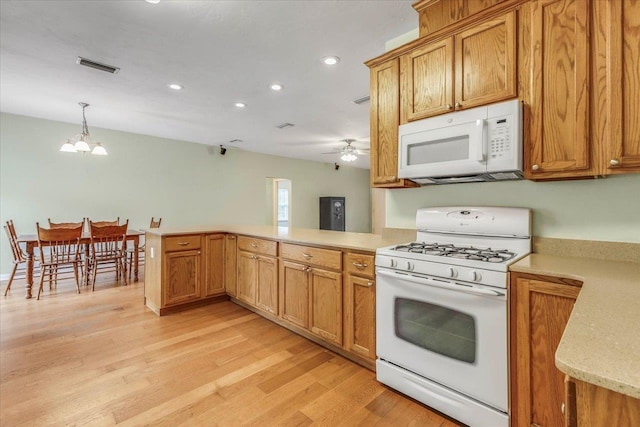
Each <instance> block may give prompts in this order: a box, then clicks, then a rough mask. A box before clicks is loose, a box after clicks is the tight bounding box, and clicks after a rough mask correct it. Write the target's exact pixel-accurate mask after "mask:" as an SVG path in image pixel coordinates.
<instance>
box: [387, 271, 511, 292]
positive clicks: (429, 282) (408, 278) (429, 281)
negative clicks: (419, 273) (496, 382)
mask: <svg viewBox="0 0 640 427" xmlns="http://www.w3.org/2000/svg"><path fill="white" fill-rule="evenodd" d="M376 274H379V275H381V276H385V277H389V278H392V279H396V280H403V281H405V282H411V283H416V284H418V285H427V286H433V287H435V288H442V289H450V290H453V291H458V292H463V293H467V294H473V295H485V296H492V297H501V296H504V294H503V293H501V292H497V291H492V290H489V289H479V288H474V287H472V286H464V285H451V284H449V283H447V282H437V281H435V280H433V279H426V278H422V277H416V276H412V275H409V274H401V273H391V272H388V271H384V270H376Z"/></svg>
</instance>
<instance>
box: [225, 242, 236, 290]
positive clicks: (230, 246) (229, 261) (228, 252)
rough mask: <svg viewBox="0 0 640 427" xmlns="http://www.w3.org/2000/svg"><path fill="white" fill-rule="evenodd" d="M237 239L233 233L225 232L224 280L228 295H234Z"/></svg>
mask: <svg viewBox="0 0 640 427" xmlns="http://www.w3.org/2000/svg"><path fill="white" fill-rule="evenodd" d="M236 247H237V239H236V236H235V234H227V235H226V237H225V239H224V282H225V288H226V291H227V293H228V294H229V295H231V296H236V280H237V270H236V267H237V253H236Z"/></svg>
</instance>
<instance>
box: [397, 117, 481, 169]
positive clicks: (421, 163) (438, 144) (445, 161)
mask: <svg viewBox="0 0 640 427" xmlns="http://www.w3.org/2000/svg"><path fill="white" fill-rule="evenodd" d="M438 119H439V118H438ZM425 120H430V119H425ZM485 125H486V120H480V119H478V120H472V121H468V122H463V123H457V124H452V125H448V126H445V127H439V128H435V129H431V128H430V127H429V126H428V124H427V123H421V122H414V123H409V124H406V125H402V126H400V135H399V139H400V143H399V147H398V176H399V177H400V178H425V177H439V176H456V175H473V174H479V173H485V172H486V171H487V131H486V126H485Z"/></svg>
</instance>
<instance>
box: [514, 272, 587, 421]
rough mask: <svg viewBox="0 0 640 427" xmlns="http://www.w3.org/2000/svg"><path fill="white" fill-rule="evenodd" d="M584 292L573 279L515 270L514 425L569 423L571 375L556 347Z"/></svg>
mask: <svg viewBox="0 0 640 427" xmlns="http://www.w3.org/2000/svg"><path fill="white" fill-rule="evenodd" d="M579 292H580V283H579V282H576V281H573V280H566V279H556V278H547V277H536V276H530V275H520V274H516V273H512V275H511V284H510V300H511V301H510V313H511V314H510V323H511V328H510V330H511V338H510V340H511V376H510V377H511V405H512V407H511V425H512V426H516V427H519V426H533V425H536V426H540V427H555V426H562V425H564V424H565V419H564V414H563V404H564V403H565V384H564V378H565V375H564V374H563V373H562V372H560V371H559V370H558V369H557V368H556V367H555V352H556V349H557V348H558V344H559V343H560V338H561V337H562V333H563V332H564V329H565V327H566V325H567V322H568V320H569V316H570V314H571V310H572V309H573V304H574V302H575V299H576V298H577V296H578V293H579Z"/></svg>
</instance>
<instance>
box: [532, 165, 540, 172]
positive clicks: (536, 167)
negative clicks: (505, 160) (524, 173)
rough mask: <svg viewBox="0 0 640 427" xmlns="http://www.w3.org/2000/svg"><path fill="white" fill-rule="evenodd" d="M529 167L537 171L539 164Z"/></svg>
mask: <svg viewBox="0 0 640 427" xmlns="http://www.w3.org/2000/svg"><path fill="white" fill-rule="evenodd" d="M531 169H533V170H534V171H537V170H538V169H540V166H538V165H533V166H531Z"/></svg>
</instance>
